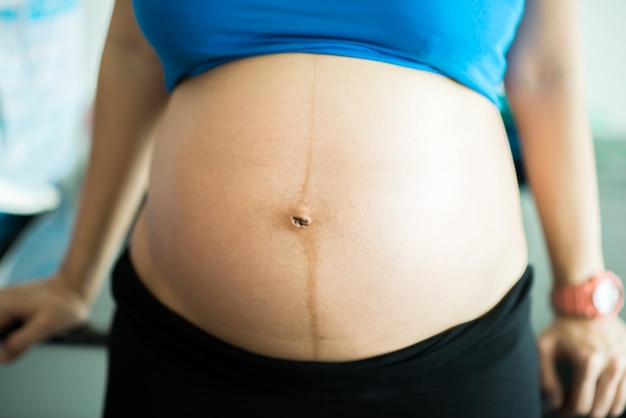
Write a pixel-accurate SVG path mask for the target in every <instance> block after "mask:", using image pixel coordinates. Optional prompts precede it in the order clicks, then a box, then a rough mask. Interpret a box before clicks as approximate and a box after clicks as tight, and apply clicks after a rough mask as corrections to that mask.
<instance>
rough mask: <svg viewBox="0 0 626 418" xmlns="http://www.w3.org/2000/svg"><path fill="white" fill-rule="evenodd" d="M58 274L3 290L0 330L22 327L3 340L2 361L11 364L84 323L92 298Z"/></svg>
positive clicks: (1, 347)
mask: <svg viewBox="0 0 626 418" xmlns="http://www.w3.org/2000/svg"><path fill="white" fill-rule="evenodd" d="M68 283H69V281H67V280H64V278H63V277H62V276H59V275H56V276H52V277H50V278H48V279H45V280H41V281H34V282H29V283H26V284H22V285H17V286H12V287H7V288H5V289H2V290H0V331H2V330H4V329H6V328H7V327H11V326H12V325H13V324H16V323H18V324H20V326H19V327H18V328H16V329H14V330H13V331H11V332H10V333H9V334H8V335H7V336H6V338H5V339H4V341H0V363H4V364H6V363H10V362H12V361H13V360H15V359H16V358H18V357H19V356H21V355H22V354H23V353H24V352H25V351H26V350H28V349H29V348H30V347H32V346H33V345H35V344H36V343H39V342H41V341H43V340H45V339H47V338H49V337H51V336H53V335H56V334H60V333H62V332H64V331H68V330H70V329H72V328H74V327H77V326H79V325H81V324H84V323H85V322H86V321H87V318H88V316H89V303H88V301H87V300H86V299H85V298H84V297H83V296H82V295H81V294H80V293H79V292H77V291H76V290H75V289H73V288H72V287H71V286H69V285H68Z"/></svg>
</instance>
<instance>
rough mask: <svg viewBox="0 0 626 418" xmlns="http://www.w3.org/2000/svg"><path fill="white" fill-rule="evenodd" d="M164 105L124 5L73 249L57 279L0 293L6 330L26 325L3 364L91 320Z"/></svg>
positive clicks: (150, 58) (115, 25)
mask: <svg viewBox="0 0 626 418" xmlns="http://www.w3.org/2000/svg"><path fill="white" fill-rule="evenodd" d="M166 100H167V95H166V93H165V91H164V88H163V75H162V71H161V68H160V65H159V63H158V60H157V58H156V56H155V54H154V52H153V51H152V49H151V48H150V46H149V45H148V44H147V43H146V41H145V40H144V38H143V36H142V35H141V33H140V31H139V29H138V28H137V25H136V23H135V19H134V15H133V12H132V8H131V1H130V0H118V1H117V4H116V5H115V8H114V11H113V15H112V18H111V23H110V27H109V32H108V35H107V39H106V43H105V46H104V50H103V54H102V61H101V65H100V73H99V78H98V88H97V93H96V105H95V115H94V116H95V118H94V132H93V139H92V146H91V153H90V158H89V167H88V170H87V173H86V177H85V181H84V184H83V192H82V196H81V201H80V205H79V210H78V216H77V220H76V223H75V227H74V232H73V236H72V239H71V243H70V246H69V249H68V252H67V254H66V256H65V258H64V261H63V262H62V265H61V269H60V271H59V272H58V273H57V274H56V275H55V276H53V277H51V278H50V279H49V280H44V281H38V282H34V283H31V284H27V285H24V286H19V287H14V288H9V289H6V290H3V291H2V292H0V328H3V327H5V326H7V325H9V324H10V323H12V322H15V321H19V322H23V324H24V325H23V326H21V327H20V328H19V329H18V330H16V331H14V332H12V333H11V334H9V336H8V338H7V339H6V340H5V341H4V344H3V347H2V351H1V352H0V360H3V362H7V361H11V360H13V359H15V358H16V357H18V356H19V355H20V354H21V353H23V352H24V351H25V350H26V349H27V348H29V347H30V346H31V345H33V344H34V343H36V342H38V341H41V340H43V339H45V338H47V337H49V336H51V335H52V334H55V333H58V332H61V331H63V330H66V329H68V328H71V327H72V326H75V325H77V324H78V323H80V322H82V321H84V320H85V319H86V318H87V315H88V310H89V307H90V305H91V303H92V302H93V300H94V298H95V296H96V295H97V293H98V291H99V288H100V285H101V282H102V279H103V277H104V275H105V274H104V273H105V272H106V270H107V269H108V267H109V265H110V263H111V259H112V257H113V256H114V254H115V253H116V251H117V249H118V248H119V245H120V243H121V241H122V240H123V239H124V237H125V235H126V233H127V230H128V227H129V225H130V222H131V221H132V219H133V217H134V214H135V212H136V210H137V206H138V204H139V202H140V199H141V197H142V195H143V193H144V191H145V186H146V179H147V175H146V173H147V167H148V162H149V154H150V152H149V151H150V134H151V131H152V130H153V127H154V123H155V120H156V119H157V117H158V115H159V113H160V112H161V110H162V109H163V107H164V105H165V103H166Z"/></svg>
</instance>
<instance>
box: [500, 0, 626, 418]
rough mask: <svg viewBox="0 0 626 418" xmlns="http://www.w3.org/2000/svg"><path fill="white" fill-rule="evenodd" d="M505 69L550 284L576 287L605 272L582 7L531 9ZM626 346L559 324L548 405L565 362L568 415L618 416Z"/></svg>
mask: <svg viewBox="0 0 626 418" xmlns="http://www.w3.org/2000/svg"><path fill="white" fill-rule="evenodd" d="M508 59H509V70H508V71H507V74H506V77H505V87H506V91H507V96H508V98H509V101H510V104H511V109H512V111H513V114H514V117H515V120H516V123H517V126H518V129H519V133H520V138H521V141H522V149H523V153H524V159H525V164H526V170H527V175H528V179H529V183H530V187H531V190H532V192H533V195H534V197H535V200H536V203H537V208H538V211H539V215H540V218H541V222H542V225H543V230H544V234H545V237H546V242H547V245H548V251H549V254H550V260H551V263H552V270H553V274H554V280H555V284H557V285H564V284H579V283H581V282H584V281H585V280H587V279H589V278H590V277H591V276H592V275H593V274H595V273H597V272H599V271H601V270H603V269H604V260H603V255H602V247H601V233H600V211H599V203H598V190H597V178H596V168H595V158H594V151H593V141H592V136H591V129H590V124H589V120H588V117H587V115H586V110H585V105H586V103H585V92H584V68H583V53H582V47H581V40H580V27H579V4H578V2H573V1H571V0H550V1H545V0H528V1H527V9H526V12H525V15H524V18H523V20H522V23H521V25H520V28H519V31H518V35H517V37H516V40H515V42H514V44H513V45H512V47H511V50H510V52H509V56H508ZM624 338H626V328H625V327H624V324H623V322H622V321H621V320H619V319H615V320H610V321H598V320H585V319H569V318H559V317H557V319H556V320H555V322H554V323H553V325H552V326H551V327H549V328H548V329H547V330H546V331H545V332H544V333H543V334H542V335H541V337H540V338H539V352H540V360H541V381H542V386H543V389H544V390H545V391H546V392H548V394H549V395H551V398H552V400H553V403H554V404H555V405H560V404H561V403H562V401H563V397H564V394H563V393H562V388H561V386H560V383H559V381H558V378H557V375H556V372H555V368H554V363H555V361H556V359H557V358H567V359H568V361H570V362H571V363H572V366H573V382H572V393H571V398H570V401H569V403H568V405H565V406H564V407H565V409H568V410H570V411H572V412H576V413H577V414H580V415H587V414H588V413H590V412H591V413H592V416H594V417H596V416H605V415H607V414H608V413H609V412H612V413H613V414H617V413H618V412H620V411H622V410H623V408H624V404H625V403H626V379H625V377H624V369H625V367H626V366H625V364H626V350H625V348H624V346H623V342H622V340H623V339H624ZM620 413H621V412H620Z"/></svg>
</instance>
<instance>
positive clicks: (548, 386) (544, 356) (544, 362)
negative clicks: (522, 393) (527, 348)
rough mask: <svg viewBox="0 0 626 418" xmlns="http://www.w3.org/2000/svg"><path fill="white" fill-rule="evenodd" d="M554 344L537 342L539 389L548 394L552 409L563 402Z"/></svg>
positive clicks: (557, 407)
mask: <svg viewBox="0 0 626 418" xmlns="http://www.w3.org/2000/svg"><path fill="white" fill-rule="evenodd" d="M556 354H557V353H556V345H555V344H554V343H550V342H545V341H544V342H541V341H540V342H539V369H540V379H541V389H542V390H543V392H544V393H545V394H546V395H547V396H548V399H549V400H550V404H551V405H552V407H553V408H554V409H559V408H560V407H561V405H562V404H563V386H562V385H561V381H560V380H559V375H558V373H557V369H556V364H557V356H556Z"/></svg>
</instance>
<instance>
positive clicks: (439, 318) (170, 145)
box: [131, 54, 527, 361]
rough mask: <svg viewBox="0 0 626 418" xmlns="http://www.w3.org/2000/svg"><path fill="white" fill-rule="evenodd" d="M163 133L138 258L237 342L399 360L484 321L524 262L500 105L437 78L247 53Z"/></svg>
mask: <svg viewBox="0 0 626 418" xmlns="http://www.w3.org/2000/svg"><path fill="white" fill-rule="evenodd" d="M155 135H156V138H155V141H156V142H155V149H154V156H153V162H152V169H151V170H152V171H151V176H150V187H149V191H148V198H147V201H146V204H145V205H144V208H143V210H142V212H141V215H140V217H139V220H138V222H137V225H136V227H135V230H134V232H133V236H132V242H131V256H132V259H133V263H134V264H135V267H136V269H137V271H138V273H139V275H140V277H141V278H142V280H143V281H144V283H145V284H146V286H147V287H148V288H149V289H150V290H151V291H152V292H153V293H154V294H155V296H156V297H157V298H158V299H159V300H161V302H163V303H164V304H165V305H166V306H168V307H169V308H171V309H172V310H174V311H175V312H177V313H178V314H180V315H182V316H183V317H185V318H186V319H188V320H189V321H190V322H192V323H194V324H195V325H197V326H198V327H200V328H201V329H203V330H205V331H206V332H208V333H210V334H212V335H214V336H215V337H217V338H220V339H222V340H224V341H226V342H229V343H231V344H233V345H235V346H238V347H240V348H243V349H246V350H249V351H252V352H255V353H258V354H262V355H267V356H271V357H277V358H284V359H293V360H320V361H342V360H354V359H361V358H366V357H370V356H374V355H377V354H382V353H386V352H390V351H393V350H396V349H399V348H403V347H405V346H408V345H410V344H413V343H416V342H418V341H420V340H423V339H425V338H428V337H430V336H432V335H434V334H437V333H439V332H441V331H443V330H445V329H448V328H450V327H452V326H454V325H457V324H459V323H462V322H465V321H468V320H471V319H474V318H476V317H478V316H480V315H481V314H483V313H485V312H486V311H488V310H489V309H490V308H491V307H493V306H494V305H495V304H496V303H497V302H498V301H499V299H500V298H501V297H502V296H503V295H504V294H505V293H506V292H507V290H508V289H509V288H510V287H511V286H512V285H513V284H514V283H515V282H516V280H517V279H518V278H519V277H520V275H521V274H522V272H523V270H524V268H525V267H526V263H527V255H526V242H525V238H524V232H523V227H522V222H521V216H520V207H519V200H518V192H517V185H516V181H515V174H514V170H513V167H512V160H511V156H510V152H509V148H508V143H507V140H506V135H505V132H504V128H503V126H502V122H501V119H500V115H499V112H498V109H497V108H496V107H495V106H494V105H493V103H491V102H490V101H489V100H487V99H486V98H485V97H484V96H481V95H479V94H478V93H476V92H474V91H472V90H470V89H468V88H466V87H464V86H461V85H459V84H457V83H456V82H454V81H451V80H450V79H447V78H445V77H443V76H440V75H436V74H433V73H428V72H423V71H419V70H414V69H408V68H404V67H399V66H394V65H390V64H384V63H380V62H374V61H367V60H361V59H355V58H345V57H335V56H327V55H312V54H278V55H267V56H260V57H255V58H249V59H244V60H240V61H235V62H232V63H229V64H225V65H222V66H220V67H217V68H215V69H213V70H211V71H209V72H207V73H204V74H202V75H199V76H196V77H194V78H192V79H190V80H187V81H186V82H184V83H182V84H181V85H179V87H177V88H176V90H175V91H174V92H173V94H172V96H171V99H170V103H169V105H168V108H167V110H166V112H165V114H164V116H163V118H162V120H161V121H160V123H159V125H158V127H157V130H156V134H155Z"/></svg>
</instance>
